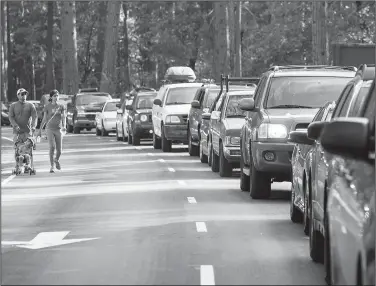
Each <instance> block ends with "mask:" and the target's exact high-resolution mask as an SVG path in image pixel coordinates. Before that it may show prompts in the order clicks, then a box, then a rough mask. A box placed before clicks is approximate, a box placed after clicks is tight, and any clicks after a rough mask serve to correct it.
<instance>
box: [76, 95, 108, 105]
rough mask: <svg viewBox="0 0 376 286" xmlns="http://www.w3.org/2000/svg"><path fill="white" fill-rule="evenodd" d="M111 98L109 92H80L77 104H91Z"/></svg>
mask: <svg viewBox="0 0 376 286" xmlns="http://www.w3.org/2000/svg"><path fill="white" fill-rule="evenodd" d="M109 99H110V96H109V94H108V93H102V94H89V93H88V94H80V95H79V96H77V101H76V105H89V104H95V103H102V102H106V101H107V100H109Z"/></svg>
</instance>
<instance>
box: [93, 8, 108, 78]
mask: <svg viewBox="0 0 376 286" xmlns="http://www.w3.org/2000/svg"><path fill="white" fill-rule="evenodd" d="M107 5H108V1H101V2H100V3H99V8H98V15H99V21H98V36H97V54H96V55H95V61H96V66H95V71H94V74H95V77H96V78H97V81H98V85H100V82H101V76H102V67H103V57H104V45H105V33H106V23H107Z"/></svg>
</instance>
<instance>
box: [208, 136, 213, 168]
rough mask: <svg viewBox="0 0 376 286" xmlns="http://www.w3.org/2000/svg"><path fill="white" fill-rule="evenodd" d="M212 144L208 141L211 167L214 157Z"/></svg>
mask: <svg viewBox="0 0 376 286" xmlns="http://www.w3.org/2000/svg"><path fill="white" fill-rule="evenodd" d="M212 149H213V148H212V144H211V142H210V141H208V165H209V167H211V165H212V163H213V156H212Z"/></svg>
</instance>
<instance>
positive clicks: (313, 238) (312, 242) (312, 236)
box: [309, 204, 324, 263]
mask: <svg viewBox="0 0 376 286" xmlns="http://www.w3.org/2000/svg"><path fill="white" fill-rule="evenodd" d="M309 213H310V218H311V219H310V221H309V255H310V256H311V258H312V260H313V261H314V262H316V263H323V262H324V238H323V236H322V235H321V233H320V232H319V231H318V230H316V229H315V228H314V217H313V210H312V204H311V205H310V207H309Z"/></svg>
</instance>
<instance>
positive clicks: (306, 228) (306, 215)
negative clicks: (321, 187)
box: [303, 179, 311, 235]
mask: <svg viewBox="0 0 376 286" xmlns="http://www.w3.org/2000/svg"><path fill="white" fill-rule="evenodd" d="M305 185H306V187H305V188H304V213H303V231H304V233H305V234H306V235H309V220H310V218H309V212H308V210H309V206H310V193H311V192H310V185H309V181H308V179H306V183H305Z"/></svg>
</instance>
